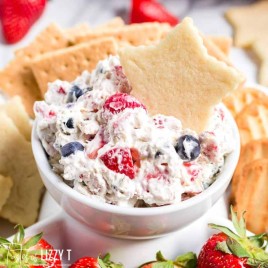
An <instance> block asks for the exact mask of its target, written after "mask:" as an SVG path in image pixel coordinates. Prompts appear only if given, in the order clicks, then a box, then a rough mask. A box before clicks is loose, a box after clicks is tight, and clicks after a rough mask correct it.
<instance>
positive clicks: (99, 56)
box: [32, 38, 117, 94]
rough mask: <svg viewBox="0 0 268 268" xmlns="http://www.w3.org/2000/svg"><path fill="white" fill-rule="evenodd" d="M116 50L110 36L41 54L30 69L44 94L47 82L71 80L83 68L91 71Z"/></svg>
mask: <svg viewBox="0 0 268 268" xmlns="http://www.w3.org/2000/svg"><path fill="white" fill-rule="evenodd" d="M116 50H117V46H116V43H115V42H114V40H113V39H112V38H104V39H99V40H95V41H91V42H88V43H82V44H79V45H76V46H72V47H69V48H65V49H62V50H57V51H55V52H51V53H47V54H46V55H43V56H41V57H40V58H38V59H36V60H35V61H34V62H33V63H32V70H33V73H34V75H35V78H36V81H37V82H38V85H39V87H40V89H41V91H42V93H43V94H44V93H45V92H46V90H47V83H49V82H53V81H55V80H56V79H61V80H66V81H72V80H74V79H75V78H76V77H77V76H78V75H80V74H81V73H82V72H83V71H84V70H88V71H92V70H93V69H94V68H95V67H96V64H97V63H98V62H99V61H100V60H103V59H105V58H107V57H108V56H109V55H115V54H116Z"/></svg>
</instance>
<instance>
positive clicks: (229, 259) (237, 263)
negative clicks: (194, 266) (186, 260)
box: [198, 233, 250, 268]
mask: <svg viewBox="0 0 268 268" xmlns="http://www.w3.org/2000/svg"><path fill="white" fill-rule="evenodd" d="M226 240H227V235H226V234H224V233H219V234H215V235H213V236H212V237H211V238H209V239H208V241H207V242H206V244H205V245H204V246H203V248H202V249H201V252H200V254H199V256H198V268H208V267H213V268H226V267H232V268H236V267H237V268H243V267H245V268H250V266H249V265H248V264H246V261H247V259H246V258H239V257H237V256H235V255H233V254H227V253H224V252H222V251H220V250H217V249H216V245H217V244H218V243H219V242H223V241H226Z"/></svg>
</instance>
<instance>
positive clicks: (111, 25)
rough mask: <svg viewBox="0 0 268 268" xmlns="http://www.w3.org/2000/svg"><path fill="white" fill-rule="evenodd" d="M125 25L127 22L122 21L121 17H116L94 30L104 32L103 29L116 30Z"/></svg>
mask: <svg viewBox="0 0 268 268" xmlns="http://www.w3.org/2000/svg"><path fill="white" fill-rule="evenodd" d="M124 25H125V22H124V21H123V20H122V18H121V17H114V18H112V19H111V20H109V21H107V22H105V23H103V24H101V25H99V26H97V27H95V28H94V30H103V29H106V30H107V29H111V30H112V29H115V28H118V27H122V26H124Z"/></svg>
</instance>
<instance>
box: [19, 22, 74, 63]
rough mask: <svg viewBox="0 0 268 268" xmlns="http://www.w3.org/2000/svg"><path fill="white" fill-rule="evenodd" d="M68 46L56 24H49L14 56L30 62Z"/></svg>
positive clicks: (63, 34)
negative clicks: (39, 56)
mask: <svg viewBox="0 0 268 268" xmlns="http://www.w3.org/2000/svg"><path fill="white" fill-rule="evenodd" d="M68 45H69V39H68V36H66V34H65V33H64V31H63V30H62V29H61V28H60V27H59V26H58V25H57V24H55V23H51V24H50V25H49V26H48V27H46V28H45V29H44V30H43V31H41V32H40V33H39V34H38V35H37V36H36V38H35V39H34V40H33V41H32V42H31V43H30V44H29V45H28V46H26V47H24V48H20V49H18V50H16V51H15V55H16V57H18V58H21V57H22V58H23V61H30V60H32V59H33V58H35V57H36V56H38V55H42V54H44V53H46V52H49V51H53V50H57V49H61V48H64V47H67V46H68Z"/></svg>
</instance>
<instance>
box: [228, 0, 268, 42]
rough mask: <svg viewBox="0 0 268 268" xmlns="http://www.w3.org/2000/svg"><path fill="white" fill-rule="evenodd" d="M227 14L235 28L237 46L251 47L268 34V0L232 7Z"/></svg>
mask: <svg viewBox="0 0 268 268" xmlns="http://www.w3.org/2000/svg"><path fill="white" fill-rule="evenodd" d="M225 16H226V18H227V20H228V21H229V22H230V23H231V24H232V26H233V27H234V29H235V35H234V40H235V45H236V46H239V47H249V46H251V44H253V42H254V41H255V40H257V39H259V38H263V37H264V36H265V35H267V34H268V30H267V29H268V1H259V2H257V3H254V4H251V5H247V6H242V7H235V8H231V9H229V10H228V11H227V12H226V14H225Z"/></svg>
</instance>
